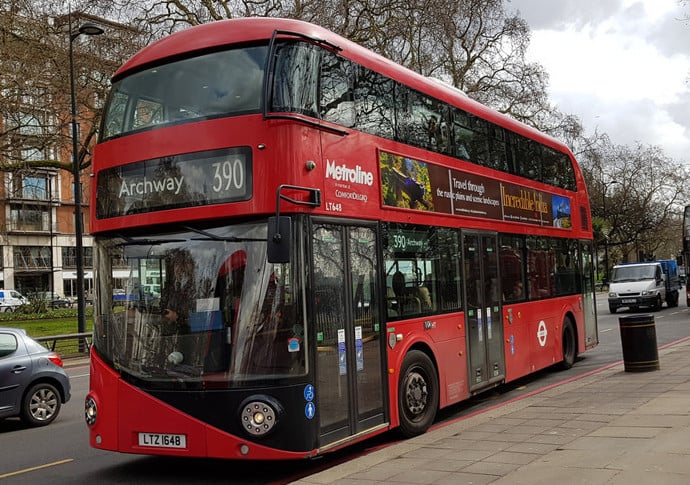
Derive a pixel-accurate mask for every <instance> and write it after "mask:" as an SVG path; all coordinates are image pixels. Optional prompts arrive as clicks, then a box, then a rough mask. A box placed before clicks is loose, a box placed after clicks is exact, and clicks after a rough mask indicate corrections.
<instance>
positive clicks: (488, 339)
mask: <svg viewBox="0 0 690 485" xmlns="http://www.w3.org/2000/svg"><path fill="white" fill-rule="evenodd" d="M462 241H463V256H464V269H465V273H464V278H465V292H466V295H465V328H466V329H467V345H468V347H469V348H468V352H469V364H468V372H469V376H468V382H469V387H470V392H475V391H478V390H480V389H482V388H484V387H487V386H489V385H492V384H495V383H499V382H501V381H503V380H504V379H505V356H504V353H503V322H502V317H501V309H500V305H501V301H500V295H501V291H500V284H499V278H498V242H497V235H496V234H495V233H474V232H464V233H463V237H462Z"/></svg>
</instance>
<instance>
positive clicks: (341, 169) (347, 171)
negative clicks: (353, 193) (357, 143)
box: [326, 160, 374, 186]
mask: <svg viewBox="0 0 690 485" xmlns="http://www.w3.org/2000/svg"><path fill="white" fill-rule="evenodd" d="M326 178H327V179H333V180H337V181H339V182H351V183H353V184H361V185H370V186H371V185H374V174H373V173H371V172H367V171H365V170H362V167H360V166H359V165H357V166H356V167H355V168H354V169H352V168H350V167H348V166H347V165H345V164H344V163H343V164H341V165H336V163H335V161H331V160H326Z"/></svg>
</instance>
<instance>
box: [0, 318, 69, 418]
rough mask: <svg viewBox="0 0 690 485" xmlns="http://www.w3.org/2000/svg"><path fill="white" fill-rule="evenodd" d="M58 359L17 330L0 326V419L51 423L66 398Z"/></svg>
mask: <svg viewBox="0 0 690 485" xmlns="http://www.w3.org/2000/svg"><path fill="white" fill-rule="evenodd" d="M70 392H71V387H70V382H69V377H68V376H67V373H66V372H65V370H64V369H63V368H62V359H61V358H60V356H59V355H58V354H57V353H55V352H52V351H50V350H48V349H46V348H45V347H43V346H42V345H41V344H39V343H38V342H36V341H35V340H34V339H32V338H31V337H29V336H28V335H27V334H26V331H25V330H23V329H18V328H8V327H0V419H2V418H8V417H12V416H19V417H21V418H22V420H23V421H24V422H26V423H27V424H29V425H30V426H45V425H46V424H50V423H52V422H53V421H54V420H55V418H57V416H58V414H59V413H60V408H61V407H62V405H63V404H64V403H66V402H67V401H69V399H70Z"/></svg>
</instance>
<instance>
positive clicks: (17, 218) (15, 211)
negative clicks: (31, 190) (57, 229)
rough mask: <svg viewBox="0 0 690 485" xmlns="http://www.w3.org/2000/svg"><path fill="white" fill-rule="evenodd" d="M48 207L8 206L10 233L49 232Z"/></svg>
mask: <svg viewBox="0 0 690 485" xmlns="http://www.w3.org/2000/svg"><path fill="white" fill-rule="evenodd" d="M49 211H50V208H49V207H41V206H36V205H28V204H12V205H11V206H10V230H12V231H41V232H44V231H49V230H50V217H49Z"/></svg>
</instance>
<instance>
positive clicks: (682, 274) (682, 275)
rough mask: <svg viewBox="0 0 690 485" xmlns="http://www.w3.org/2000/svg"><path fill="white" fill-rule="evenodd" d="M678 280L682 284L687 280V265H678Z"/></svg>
mask: <svg viewBox="0 0 690 485" xmlns="http://www.w3.org/2000/svg"><path fill="white" fill-rule="evenodd" d="M678 281H680V284H681V286H682V285H684V284H685V282H686V277H685V267H683V266H679V267H678Z"/></svg>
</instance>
